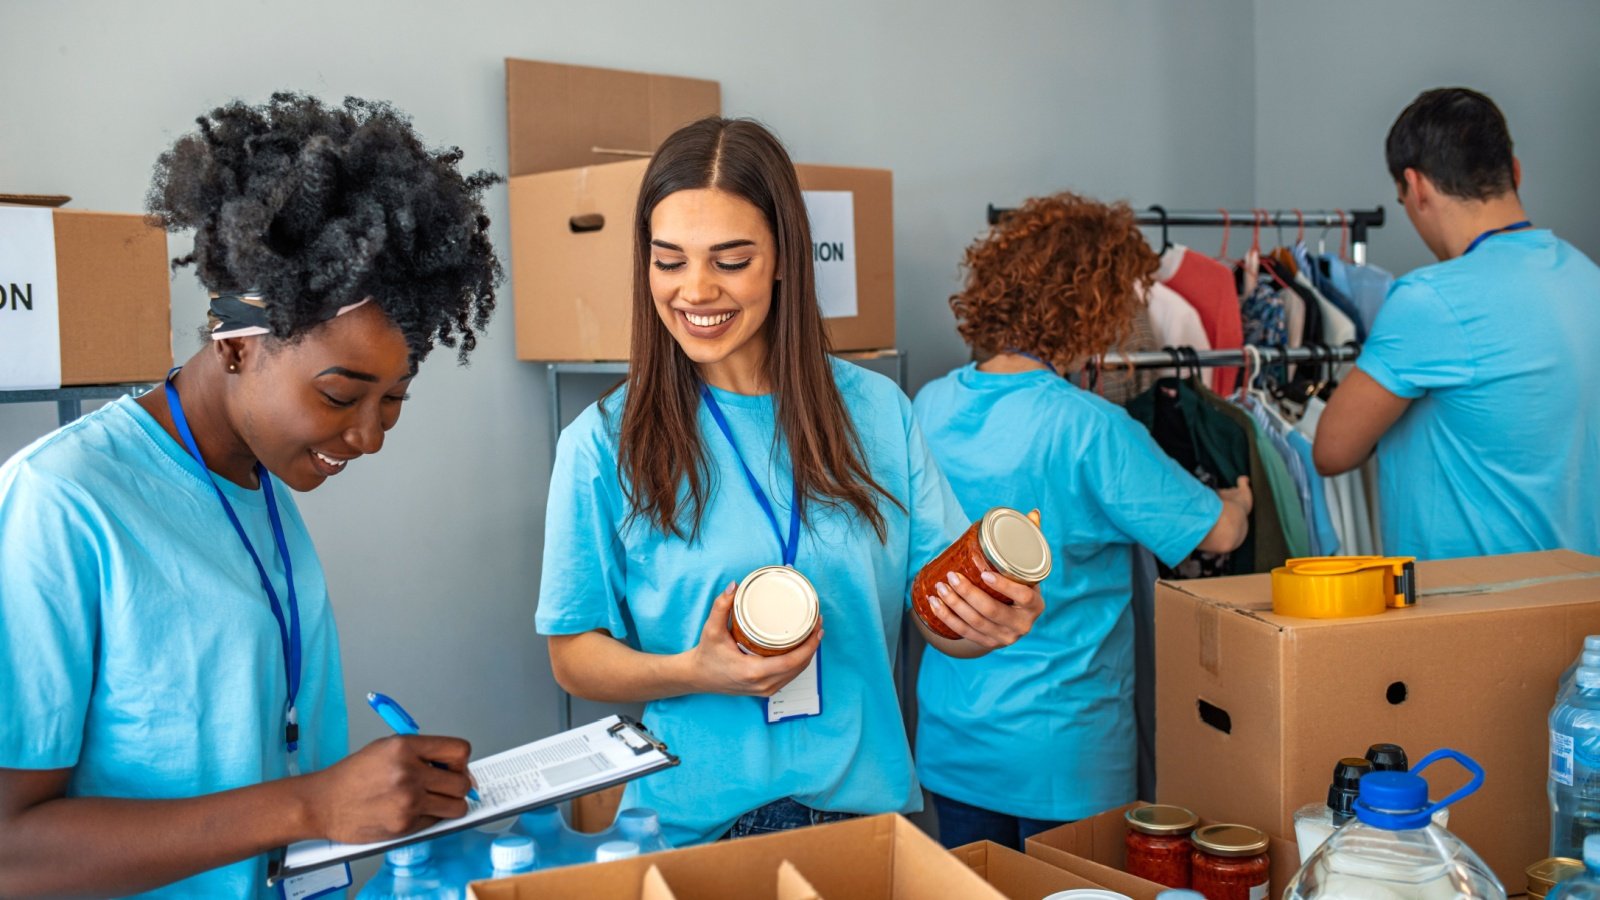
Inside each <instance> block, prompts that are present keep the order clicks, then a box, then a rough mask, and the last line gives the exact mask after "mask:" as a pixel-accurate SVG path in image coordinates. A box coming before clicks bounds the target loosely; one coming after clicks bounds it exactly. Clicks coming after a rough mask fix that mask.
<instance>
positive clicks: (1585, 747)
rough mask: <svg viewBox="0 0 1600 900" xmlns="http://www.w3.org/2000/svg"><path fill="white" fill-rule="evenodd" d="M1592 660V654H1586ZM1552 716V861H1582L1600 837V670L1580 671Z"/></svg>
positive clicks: (1574, 676)
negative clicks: (1587, 843) (1590, 840)
mask: <svg viewBox="0 0 1600 900" xmlns="http://www.w3.org/2000/svg"><path fill="white" fill-rule="evenodd" d="M1585 655H1587V654H1585ZM1572 682H1573V683H1572V689H1571V690H1569V691H1568V692H1567V693H1566V695H1565V697H1563V698H1560V699H1558V700H1557V702H1556V705H1555V707H1554V708H1553V709H1551V710H1550V777H1549V779H1548V781H1547V782H1546V785H1547V789H1548V793H1549V797H1550V855H1551V856H1565V857H1571V858H1574V859H1576V858H1580V857H1582V856H1583V842H1584V838H1586V837H1588V836H1589V835H1591V834H1596V833H1600V667H1593V666H1580V667H1578V670H1577V672H1576V673H1574V675H1573V679H1572Z"/></svg>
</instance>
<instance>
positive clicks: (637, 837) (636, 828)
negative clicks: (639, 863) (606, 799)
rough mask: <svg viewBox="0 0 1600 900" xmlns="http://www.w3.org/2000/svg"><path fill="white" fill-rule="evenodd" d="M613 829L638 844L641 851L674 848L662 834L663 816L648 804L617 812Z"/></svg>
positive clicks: (652, 851) (647, 851)
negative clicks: (657, 813)
mask: <svg viewBox="0 0 1600 900" xmlns="http://www.w3.org/2000/svg"><path fill="white" fill-rule="evenodd" d="M611 829H612V830H613V831H615V832H616V834H617V835H618V836H619V837H621V838H622V839H623V840H628V841H633V842H634V843H635V844H638V845H639V852H640V853H655V852H656V851H658V850H671V849H672V845H671V844H668V843H667V839H666V838H665V837H663V836H662V834H661V817H660V816H658V815H656V811H655V810H653V809H650V808H649V807H647V806H636V807H634V808H633V809H625V810H623V811H622V812H620V813H617V820H616V822H614V823H612V825H611Z"/></svg>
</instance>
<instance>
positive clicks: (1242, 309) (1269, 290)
mask: <svg viewBox="0 0 1600 900" xmlns="http://www.w3.org/2000/svg"><path fill="white" fill-rule="evenodd" d="M1254 274H1255V273H1248V272H1246V271H1245V270H1244V269H1241V270H1239V272H1238V275H1239V278H1240V280H1241V283H1242V284H1245V285H1248V283H1249V280H1250V277H1251V275H1254ZM1254 281H1255V286H1254V287H1252V288H1250V290H1249V291H1247V292H1245V293H1244V294H1243V295H1242V296H1243V299H1241V300H1240V301H1239V316H1240V318H1241V319H1242V321H1243V324H1244V342H1245V343H1246V344H1255V345H1256V346H1258V347H1282V346H1286V345H1287V344H1288V343H1289V314H1288V310H1287V309H1286V308H1285V307H1284V305H1283V298H1282V297H1281V296H1280V295H1279V292H1278V286H1277V285H1276V284H1274V283H1273V281H1272V279H1271V278H1260V277H1256V278H1255V279H1254Z"/></svg>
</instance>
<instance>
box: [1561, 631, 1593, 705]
mask: <svg viewBox="0 0 1600 900" xmlns="http://www.w3.org/2000/svg"><path fill="white" fill-rule="evenodd" d="M1591 653H1593V654H1595V657H1594V658H1593V661H1591V660H1590V659H1589V658H1588V657H1589V654H1591ZM1584 666H1591V667H1600V634H1591V635H1589V636H1588V637H1586V638H1584V639H1583V649H1582V650H1580V651H1578V658H1577V659H1575V660H1573V661H1572V664H1571V665H1569V666H1567V667H1566V668H1565V669H1563V670H1562V671H1561V680H1560V681H1559V682H1557V684H1556V700H1558V701H1559V700H1561V699H1562V698H1563V697H1565V696H1566V695H1567V694H1568V693H1569V692H1570V691H1571V690H1572V679H1573V677H1574V676H1575V675H1577V674H1578V670H1579V669H1581V668H1583V667H1584Z"/></svg>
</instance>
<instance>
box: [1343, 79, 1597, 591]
mask: <svg viewBox="0 0 1600 900" xmlns="http://www.w3.org/2000/svg"><path fill="white" fill-rule="evenodd" d="M1385 152H1386V155H1387V157H1388V164H1389V173H1390V175H1391V176H1393V178H1394V180H1395V186H1396V188H1397V189H1398V190H1399V194H1400V204H1401V205H1402V206H1404V207H1405V210H1406V215H1407V216H1408V217H1409V218H1410V219H1411V224H1412V225H1413V226H1415V228H1416V229H1417V233H1418V234H1419V235H1421V237H1422V240H1423V243H1425V244H1427V246H1428V249H1429V250H1431V251H1432V252H1433V254H1434V256H1436V257H1438V258H1439V260H1440V262H1438V263H1437V264H1434V265H1430V266H1424V267H1423V268H1420V269H1417V270H1416V271H1414V272H1412V273H1410V274H1408V275H1406V276H1405V277H1403V278H1401V279H1399V280H1398V281H1396V282H1395V284H1394V287H1393V288H1392V289H1391V290H1390V292H1389V296H1388V298H1387V299H1386V300H1385V301H1384V304H1383V309H1382V311H1381V312H1380V313H1379V314H1378V319H1377V321H1376V322H1375V323H1374V325H1373V328H1372V333H1371V334H1370V335H1369V336H1368V339H1367V343H1366V345H1365V346H1364V347H1363V348H1362V352H1361V358H1360V359H1359V360H1358V361H1357V363H1356V368H1355V370H1354V371H1353V372H1351V374H1350V377H1349V378H1347V379H1346V380H1345V382H1344V383H1343V384H1342V385H1340V387H1339V389H1338V391H1337V392H1336V393H1335V394H1334V396H1333V399H1332V400H1331V401H1330V402H1329V403H1328V408H1327V410H1326V411H1325V412H1324V414H1323V416H1322V421H1321V423H1320V424H1319V425H1318V429H1317V439H1316V446H1315V452H1314V458H1315V461H1316V465H1317V469H1318V470H1319V471H1321V472H1322V473H1323V474H1324V475H1333V474H1337V473H1339V472H1344V471H1347V470H1349V469H1352V468H1355V467H1356V466H1358V465H1360V464H1361V463H1362V462H1363V461H1364V460H1365V459H1366V458H1367V456H1368V455H1369V454H1371V453H1372V450H1373V447H1374V446H1376V447H1377V452H1378V479H1379V482H1378V483H1379V501H1380V502H1379V505H1380V519H1381V526H1382V532H1383V548H1384V551H1385V552H1387V553H1391V554H1402V555H1413V556H1416V557H1418V558H1421V559H1448V558H1452V557H1459V556H1482V555H1487V554H1495V553H1515V552H1520V551H1526V550H1548V549H1554V548H1560V547H1565V548H1570V549H1573V550H1580V551H1582V552H1585V553H1595V554H1600V502H1596V498H1597V496H1600V495H1597V493H1596V491H1595V489H1594V479H1595V478H1596V477H1600V268H1597V267H1596V266H1595V264H1594V263H1593V262H1591V261H1590V260H1589V258H1588V257H1586V256H1584V255H1583V253H1581V252H1580V251H1578V250H1577V248H1575V247H1573V246H1572V245H1571V244H1568V243H1567V242H1566V241H1563V240H1561V239H1560V238H1558V237H1556V236H1555V235H1554V234H1552V233H1550V231H1548V230H1546V229H1537V228H1534V227H1533V225H1532V223H1531V222H1530V220H1529V217H1528V215H1527V213H1526V212H1524V210H1523V208H1522V201H1521V199H1520V198H1518V196H1517V187H1518V185H1519V184H1520V183H1521V180H1522V171H1521V166H1520V164H1519V163H1518V162H1517V159H1516V157H1514V156H1513V155H1512V152H1511V134H1510V131H1509V130H1508V129H1507V128H1506V121H1505V117H1504V116H1502V115H1501V113H1500V110H1499V108H1497V107H1496V106H1495V104H1494V101H1492V100H1490V99H1489V98H1488V97H1486V96H1484V95H1483V94H1480V93H1478V92H1476V91H1471V90H1467V89H1465V88H1439V89H1436V90H1431V91H1426V92H1424V93H1423V94H1422V95H1421V96H1419V97H1418V98H1417V99H1416V100H1415V101H1414V102H1413V103H1412V104H1411V105H1410V106H1408V107H1406V110H1405V111H1404V112H1402V113H1401V114H1400V118H1399V119H1397V120H1395V123H1394V126H1393V127H1392V128H1391V129H1390V130H1389V137H1388V141H1387V143H1386V146H1385ZM1585 485H1587V487H1586V486H1585Z"/></svg>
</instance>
